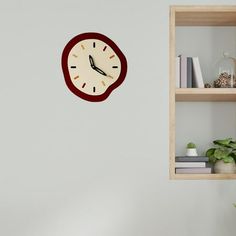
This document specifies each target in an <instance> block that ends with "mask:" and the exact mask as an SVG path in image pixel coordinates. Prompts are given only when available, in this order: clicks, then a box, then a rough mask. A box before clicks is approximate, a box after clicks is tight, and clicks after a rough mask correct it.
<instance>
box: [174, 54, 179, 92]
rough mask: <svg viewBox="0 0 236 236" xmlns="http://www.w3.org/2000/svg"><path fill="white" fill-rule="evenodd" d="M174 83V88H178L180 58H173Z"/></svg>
mask: <svg viewBox="0 0 236 236" xmlns="http://www.w3.org/2000/svg"><path fill="white" fill-rule="evenodd" d="M175 82H176V88H180V57H176V58H175Z"/></svg>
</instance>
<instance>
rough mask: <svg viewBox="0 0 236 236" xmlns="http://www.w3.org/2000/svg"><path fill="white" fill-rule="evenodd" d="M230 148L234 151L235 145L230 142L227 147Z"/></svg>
mask: <svg viewBox="0 0 236 236" xmlns="http://www.w3.org/2000/svg"><path fill="white" fill-rule="evenodd" d="M227 146H228V147H230V148H233V149H236V143H234V142H230V144H228V145H227Z"/></svg>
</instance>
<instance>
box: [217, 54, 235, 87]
mask: <svg viewBox="0 0 236 236" xmlns="http://www.w3.org/2000/svg"><path fill="white" fill-rule="evenodd" d="M215 76H216V80H215V81H214V87H215V88H234V87H236V81H235V58H233V57H231V56H229V53H228V52H223V55H222V57H221V58H220V59H219V60H218V62H217V63H216V75H215Z"/></svg>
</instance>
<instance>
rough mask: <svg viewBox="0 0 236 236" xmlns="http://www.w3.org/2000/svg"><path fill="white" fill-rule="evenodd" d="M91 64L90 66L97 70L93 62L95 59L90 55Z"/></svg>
mask: <svg viewBox="0 0 236 236" xmlns="http://www.w3.org/2000/svg"><path fill="white" fill-rule="evenodd" d="M89 62H90V65H91V67H92V68H93V69H95V67H96V66H95V64H94V60H93V57H92V56H91V55H89Z"/></svg>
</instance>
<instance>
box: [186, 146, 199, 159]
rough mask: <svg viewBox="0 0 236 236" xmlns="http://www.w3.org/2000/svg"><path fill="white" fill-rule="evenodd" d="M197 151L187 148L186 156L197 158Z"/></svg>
mask: <svg viewBox="0 0 236 236" xmlns="http://www.w3.org/2000/svg"><path fill="white" fill-rule="evenodd" d="M197 155H198V154H197V149H196V148H187V152H186V156H190V157H191V156H197Z"/></svg>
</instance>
